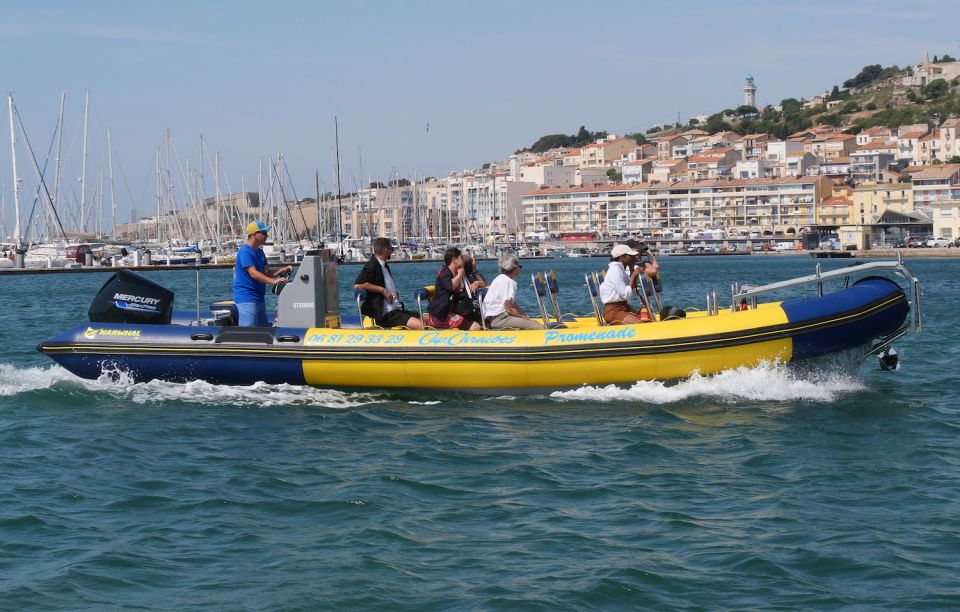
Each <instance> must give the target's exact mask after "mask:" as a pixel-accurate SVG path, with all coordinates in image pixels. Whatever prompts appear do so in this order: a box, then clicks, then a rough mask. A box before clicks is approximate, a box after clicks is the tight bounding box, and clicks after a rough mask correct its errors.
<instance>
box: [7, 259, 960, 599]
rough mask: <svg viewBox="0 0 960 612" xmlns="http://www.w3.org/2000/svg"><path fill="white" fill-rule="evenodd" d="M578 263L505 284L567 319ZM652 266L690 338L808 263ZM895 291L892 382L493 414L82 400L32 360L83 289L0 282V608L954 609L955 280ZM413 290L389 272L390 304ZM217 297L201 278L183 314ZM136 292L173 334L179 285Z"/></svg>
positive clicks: (181, 393) (124, 392)
mask: <svg viewBox="0 0 960 612" xmlns="http://www.w3.org/2000/svg"><path fill="white" fill-rule="evenodd" d="M605 263H606V262H605V261H604V260H602V259H570V260H541V261H530V262H528V263H527V264H526V266H525V268H524V270H525V272H527V273H528V272H535V271H537V270H545V269H548V268H555V269H556V270H557V272H558V274H559V277H560V283H561V306H562V307H563V309H564V311H565V312H579V313H585V312H588V311H589V309H590V307H589V302H588V299H587V296H586V290H585V288H584V286H583V274H584V272H587V271H589V270H592V269H596V268H602V267H605ZM661 264H662V269H663V276H664V284H665V287H666V288H665V291H664V301H665V302H666V303H669V304H674V305H678V306H681V307H698V308H701V309H702V308H703V307H704V306H705V301H706V294H707V292H708V291H710V290H712V289H716V290H717V291H718V293H719V294H720V295H721V296H725V295H729V285H730V283H732V282H735V281H739V282H751V283H763V282H771V281H774V280H779V279H783V278H788V277H792V276H798V275H803V274H809V273H812V272H813V268H814V265H815V262H814V261H813V260H811V259H808V258H806V257H775V256H769V257H745V256H744V257H699V258H693V257H687V258H681V257H673V258H669V257H667V258H663V259H662V261H661ZM849 264H850V262H849V261H827V262H823V265H824V268H825V269H828V268H833V267H842V266H846V265H849ZM907 264H908V266H909V267H910V269H911V270H912V271H913V272H914V273H915V274H916V275H918V276H919V277H920V278H921V279H922V280H923V283H924V290H925V302H924V306H925V314H926V321H925V327H924V332H923V333H922V334H921V335H912V336H909V337H907V338H905V339H903V340H901V341H899V342H897V343H896V346H897V347H898V349H899V350H900V352H901V354H902V356H903V367H902V368H901V370H900V372H897V373H889V372H881V371H879V368H878V367H877V364H876V360H875V359H873V358H871V359H870V360H866V361H861V360H859V358H858V357H857V356H856V355H853V356H844V357H843V358H841V359H831V360H825V361H823V362H818V363H813V364H808V366H807V367H804V368H799V369H798V368H792V367H785V366H783V365H780V364H775V363H768V364H763V365H761V366H759V367H756V368H743V369H738V370H733V371H729V372H723V373H721V374H717V375H713V376H701V375H697V374H694V375H693V376H691V377H690V378H689V379H686V380H682V381H678V382H676V383H672V384H664V383H660V382H637V383H636V384H633V385H628V386H624V387H615V386H609V387H607V386H600V387H586V388H582V389H576V390H569V391H558V392H554V393H550V394H543V395H537V396H518V397H513V396H498V397H474V396H467V395H464V396H458V395H456V394H450V393H429V392H388V391H383V390H376V389H371V390H364V391H343V390H332V389H313V388H304V387H297V386H291V385H266V384H257V385H253V386H250V387H230V386H222V385H212V384H209V383H205V382H202V381H195V382H191V383H186V384H171V383H164V382H158V381H153V382H148V383H141V384H133V383H131V382H129V380H125V379H124V377H123V376H120V377H119V380H117V377H115V376H111V375H107V374H105V375H104V376H103V377H102V378H101V380H97V381H87V380H81V379H78V378H76V377H75V376H73V375H72V374H70V373H68V372H66V371H65V370H63V369H61V368H59V367H57V366H55V365H53V364H52V363H51V362H49V361H48V360H47V359H46V358H45V357H44V356H42V355H40V354H39V353H37V352H36V351H35V348H34V347H35V345H36V344H37V343H38V342H40V341H42V340H44V339H46V338H47V337H49V336H51V335H52V334H53V333H54V332H56V331H59V330H61V329H63V328H66V327H68V326H71V325H74V324H77V323H80V322H83V321H84V320H85V319H86V308H87V306H88V305H89V301H90V300H91V299H92V297H93V295H94V294H95V293H96V291H97V290H98V289H99V287H100V285H101V284H102V283H103V282H104V281H105V280H106V278H107V276H108V274H107V273H104V274H62V275H44V276H32V275H31V276H17V277H4V278H3V285H4V290H3V292H2V293H0V312H2V313H3V314H2V315H0V342H2V344H0V346H2V347H3V353H2V355H0V473H2V475H3V477H2V481H0V482H2V484H0V608H2V609H17V610H19V609H26V608H33V609H102V608H128V607H142V608H149V609H172V608H187V609H194V608H200V607H206V608H215V609H219V608H226V609H278V608H279V609H288V608H337V609H350V608H390V609H394V608H396V609H411V610H413V609H415V610H429V609H463V608H467V609H544V610H545V609H551V610H552V609H603V610H607V609H622V608H632V609H636V608H676V607H682V608H704V609H718V608H720V609H722V608H736V609H742V608H794V609H810V608H819V609H835V608H840V607H850V608H869V609H873V608H879V607H889V608H955V607H958V606H960V518H958V517H960V441H958V434H960V414H958V412H960V401H958V392H957V388H958V382H960V375H958V367H957V365H956V364H957V362H958V356H960V350H958V348H957V340H956V337H955V335H954V333H953V332H954V330H955V328H956V324H957V320H958V318H957V315H956V307H955V303H956V300H957V298H958V296H960V272H958V270H960V260H952V259H937V260H908V261H907ZM437 267H438V265H437V264H431V263H423V264H403V265H399V264H398V265H395V266H393V268H394V273H395V276H396V278H397V283H398V285H399V287H400V289H401V293H402V296H407V297H408V298H409V296H411V295H412V293H413V289H414V288H415V287H417V286H419V285H423V284H427V283H429V282H430V281H431V279H432V278H433V276H434V274H435V272H436V269H437ZM481 270H482V271H483V272H484V273H485V274H486V275H487V278H488V280H492V278H493V276H494V270H493V266H492V264H491V263H490V262H481ZM358 271H359V268H358V267H357V266H344V267H342V268H341V279H340V281H341V282H340V287H341V302H342V305H343V308H344V309H345V310H346V311H351V309H352V306H351V297H352V291H351V290H350V287H351V284H352V280H353V277H354V275H355V274H356V273H357V272H358ZM230 273H231V272H230V271H229V270H219V271H204V272H202V276H201V299H202V301H203V303H204V306H205V305H206V304H207V303H208V302H210V301H213V300H215V299H220V298H223V297H229V296H230ZM149 276H150V277H151V278H153V279H154V280H157V281H158V282H161V283H163V284H165V285H167V286H169V287H171V288H172V289H174V290H175V291H176V293H177V297H176V300H177V307H178V308H184V309H193V308H195V295H196V288H195V285H194V283H195V276H194V273H193V272H186V271H177V272H154V273H150V275H149ZM527 284H528V283H525V282H522V283H521V287H522V290H521V293H520V295H519V303H520V305H521V307H523V308H525V309H526V311H527V312H528V313H532V312H534V311H535V309H536V307H535V302H534V298H533V294H532V292H531V291H530V290H529V288H528V287H527V286H526V285H527ZM812 291H813V290H812V289H810V288H808V289H806V290H805V292H806V293H804V292H803V291H798V292H797V294H799V295H810V294H811V292H812ZM271 300H273V298H272V297H271ZM721 301H722V302H724V301H726V300H724V299H722V300H721ZM407 306H408V308H411V309H415V305H414V303H413V301H412V300H410V299H407ZM472 375H473V374H472V373H471V372H470V371H469V369H466V368H465V369H464V371H463V372H462V376H463V377H464V378H465V379H466V378H469V377H470V376H472ZM375 380H376V370H375V367H372V368H371V382H374V381H375Z"/></svg>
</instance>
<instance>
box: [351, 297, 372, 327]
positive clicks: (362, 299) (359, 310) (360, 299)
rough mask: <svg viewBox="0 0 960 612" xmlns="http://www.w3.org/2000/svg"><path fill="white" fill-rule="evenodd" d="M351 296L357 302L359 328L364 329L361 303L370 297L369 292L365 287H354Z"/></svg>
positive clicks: (364, 302)
mask: <svg viewBox="0 0 960 612" xmlns="http://www.w3.org/2000/svg"><path fill="white" fill-rule="evenodd" d="M353 298H354V299H355V300H356V302H357V314H358V315H360V329H366V327H364V325H363V318H364V317H363V305H364V304H366V302H367V300H368V299H369V298H370V294H368V293H367V290H366V289H354V290H353Z"/></svg>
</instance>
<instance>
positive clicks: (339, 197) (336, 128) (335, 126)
mask: <svg viewBox="0 0 960 612" xmlns="http://www.w3.org/2000/svg"><path fill="white" fill-rule="evenodd" d="M333 141H334V146H335V147H336V152H337V239H338V240H339V241H340V261H343V195H342V194H341V192H340V124H339V122H338V121H337V117H336V116H334V117H333Z"/></svg>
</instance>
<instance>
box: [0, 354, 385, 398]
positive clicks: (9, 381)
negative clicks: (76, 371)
mask: <svg viewBox="0 0 960 612" xmlns="http://www.w3.org/2000/svg"><path fill="white" fill-rule="evenodd" d="M44 389H56V390H58V391H59V390H71V389H73V390H77V389H79V390H83V391H87V392H90V393H97V394H99V393H106V394H109V395H110V396H112V397H114V398H115V399H122V400H125V401H128V402H133V403H136V404H154V403H164V402H182V403H187V404H204V405H211V404H219V405H234V406H255V407H274V406H322V407H326V408H357V407H360V406H365V405H367V404H371V403H374V402H378V401H381V399H382V398H380V397H379V396H378V395H376V394H373V393H361V392H345V391H338V390H334V389H317V388H314V387H301V386H297V385H288V384H280V385H269V384H266V383H255V384H253V385H250V386H231V385H215V384H212V383H208V382H204V381H201V380H195V381H192V382H188V383H171V382H165V381H160V380H152V381H150V382H145V383H137V382H133V381H132V380H131V378H130V377H129V375H127V374H126V373H125V372H123V371H122V370H117V369H104V371H103V373H102V374H101V375H100V377H99V378H98V379H97V380H84V379H82V378H78V377H76V376H74V375H73V374H71V373H70V372H68V371H67V370H66V369H64V368H61V367H60V366H56V365H55V366H51V367H46V368H44V367H25V368H18V367H15V366H13V365H10V364H2V363H0V397H5V396H14V395H19V394H23V393H30V392H33V391H41V390H44Z"/></svg>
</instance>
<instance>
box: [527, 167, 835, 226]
mask: <svg viewBox="0 0 960 612" xmlns="http://www.w3.org/2000/svg"><path fill="white" fill-rule="evenodd" d="M829 194H831V188H830V183H829V181H828V180H827V179H825V178H823V177H816V176H802V177H791V178H783V179H766V178H764V179H749V180H737V179H732V180H731V179H724V180H700V181H691V180H681V181H677V182H674V183H672V184H671V183H641V184H631V185H626V184H624V185H613V184H605V185H597V186H593V187H567V188H546V189H541V190H538V191H534V192H531V193H528V194H526V195H524V197H523V212H524V224H525V226H526V227H527V228H528V229H529V228H542V229H543V231H548V232H550V233H552V234H559V233H561V232H568V231H595V232H598V233H599V234H600V235H602V236H620V235H636V234H646V235H654V234H657V233H661V234H662V232H663V231H664V230H676V231H680V232H682V231H685V230H687V229H690V228H708V227H721V228H724V229H726V230H728V231H737V232H743V233H744V234H747V233H757V234H758V235H759V234H764V235H768V236H775V235H782V236H795V235H797V234H798V233H799V232H800V231H801V230H802V228H804V227H807V226H809V225H811V224H813V223H814V221H815V218H816V213H815V205H816V203H818V202H819V201H821V200H822V199H823V198H824V197H825V196H827V195H829Z"/></svg>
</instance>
